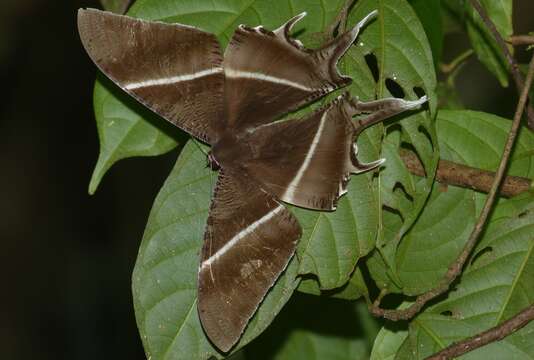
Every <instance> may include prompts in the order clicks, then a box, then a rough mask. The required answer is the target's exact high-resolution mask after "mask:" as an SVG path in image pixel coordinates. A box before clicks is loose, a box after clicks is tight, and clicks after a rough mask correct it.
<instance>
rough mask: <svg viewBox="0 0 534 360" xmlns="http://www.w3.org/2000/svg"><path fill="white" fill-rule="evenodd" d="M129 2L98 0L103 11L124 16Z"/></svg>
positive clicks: (127, 0) (126, 0)
mask: <svg viewBox="0 0 534 360" xmlns="http://www.w3.org/2000/svg"><path fill="white" fill-rule="evenodd" d="M130 2H131V0H100V3H101V4H102V7H103V8H104V10H107V11H112V12H114V13H117V14H124V13H125V12H126V9H128V5H130Z"/></svg>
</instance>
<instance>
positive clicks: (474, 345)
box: [426, 304, 534, 360]
mask: <svg viewBox="0 0 534 360" xmlns="http://www.w3.org/2000/svg"><path fill="white" fill-rule="evenodd" d="M532 320H534V304H533V305H530V306H529V307H527V308H526V309H525V310H523V311H521V312H520V313H519V314H517V315H515V316H514V317H513V318H511V319H509V320H506V321H505V322H503V323H502V324H500V325H497V326H495V327H493V328H491V329H489V330H486V331H484V332H483V333H480V334H478V335H475V336H473V337H471V338H469V339H465V340H463V341H460V342H458V343H455V344H451V345H450V346H448V347H446V348H445V349H443V350H441V351H440V352H438V353H436V354H434V355H432V356H429V357H427V358H426V360H446V359H452V358H454V357H457V356H460V355H463V354H465V353H467V352H469V351H472V350H475V349H478V348H479V347H482V346H484V345H487V344H489V343H492V342H494V341H499V340H502V339H504V338H505V337H507V336H508V335H511V334H513V333H514V332H516V331H517V330H519V329H521V328H522V327H523V326H525V325H527V324H528V323H529V322H531V321H532Z"/></svg>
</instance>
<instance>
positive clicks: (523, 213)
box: [517, 210, 529, 218]
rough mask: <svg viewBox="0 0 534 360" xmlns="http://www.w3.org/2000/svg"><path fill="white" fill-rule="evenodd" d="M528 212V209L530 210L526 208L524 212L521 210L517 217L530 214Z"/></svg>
mask: <svg viewBox="0 0 534 360" xmlns="http://www.w3.org/2000/svg"><path fill="white" fill-rule="evenodd" d="M528 213H529V211H528V210H525V211H523V212H520V213H519V215H517V217H518V218H522V217H525V216H527V215H528Z"/></svg>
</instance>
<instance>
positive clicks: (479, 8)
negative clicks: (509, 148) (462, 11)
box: [469, 0, 534, 130]
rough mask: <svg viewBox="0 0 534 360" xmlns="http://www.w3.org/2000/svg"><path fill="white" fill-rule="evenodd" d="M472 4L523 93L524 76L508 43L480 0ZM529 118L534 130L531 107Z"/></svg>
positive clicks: (533, 117)
mask: <svg viewBox="0 0 534 360" xmlns="http://www.w3.org/2000/svg"><path fill="white" fill-rule="evenodd" d="M469 1H470V2H471V5H473V7H474V8H475V10H476V11H477V12H478V14H479V15H480V17H481V18H482V21H484V24H486V26H487V28H488V29H489V31H490V32H491V33H492V34H493V37H494V38H495V40H496V41H497V45H499V47H500V48H501V51H502V53H503V54H504V57H505V58H506V61H508V64H509V65H510V71H511V72H512V77H513V78H514V81H515V86H516V87H517V92H518V93H521V91H522V90H523V88H524V81H523V76H522V75H521V71H520V70H519V65H518V64H517V61H515V59H514V57H513V56H512V54H511V53H510V50H509V49H508V46H507V45H506V42H505V41H504V39H503V37H502V36H501V34H500V33H499V31H498V30H497V27H496V26H495V24H494V23H493V21H491V19H490V18H489V16H488V13H487V12H486V10H485V9H484V8H483V7H482V5H481V4H480V1H479V0H469ZM527 117H528V127H529V128H530V129H531V130H534V109H533V108H532V107H531V106H527Z"/></svg>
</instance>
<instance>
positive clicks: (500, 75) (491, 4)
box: [465, 0, 514, 86]
mask: <svg viewBox="0 0 534 360" xmlns="http://www.w3.org/2000/svg"><path fill="white" fill-rule="evenodd" d="M480 3H481V5H482V6H483V7H484V9H485V10H486V12H487V13H488V17H489V18H490V19H491V21H492V22H493V23H494V24H495V26H496V28H497V31H499V33H500V34H501V36H502V38H503V39H507V38H508V37H510V36H511V35H512V34H513V32H514V29H513V26H512V0H499V1H496V0H480ZM465 9H466V15H467V17H466V25H467V34H468V35H469V39H470V40H471V44H472V45H473V49H474V50H475V52H476V54H477V56H478V59H479V60H480V61H481V62H482V63H483V64H484V65H485V66H486V67H487V68H488V70H489V71H491V72H492V73H493V75H495V76H496V77H497V79H498V80H499V82H500V83H501V85H502V86H508V66H507V64H506V59H505V57H504V55H503V54H502V51H501V49H500V47H499V46H498V45H497V42H496V40H495V39H494V37H493V35H492V34H491V32H490V31H489V30H488V28H487V26H486V25H485V24H484V22H483V21H482V18H481V17H480V15H478V12H477V11H476V10H475V9H474V8H473V7H472V6H471V4H470V3H469V2H468V1H466V2H465ZM509 49H510V52H513V48H512V47H511V46H510V47H509Z"/></svg>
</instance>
